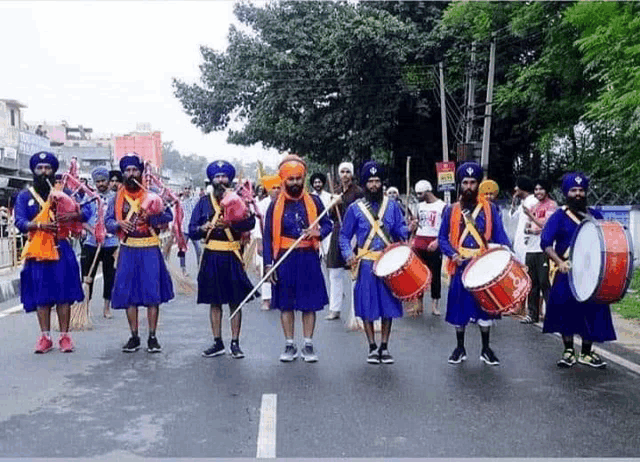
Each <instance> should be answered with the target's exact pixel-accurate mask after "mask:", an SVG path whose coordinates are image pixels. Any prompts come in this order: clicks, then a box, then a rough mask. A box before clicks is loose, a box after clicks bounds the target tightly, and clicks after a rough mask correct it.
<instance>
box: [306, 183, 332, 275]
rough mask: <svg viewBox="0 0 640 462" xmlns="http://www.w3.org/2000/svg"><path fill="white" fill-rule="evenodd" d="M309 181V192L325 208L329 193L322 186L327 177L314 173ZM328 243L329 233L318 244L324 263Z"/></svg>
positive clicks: (327, 205)
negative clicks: (318, 199)
mask: <svg viewBox="0 0 640 462" xmlns="http://www.w3.org/2000/svg"><path fill="white" fill-rule="evenodd" d="M309 181H310V183H311V194H315V195H316V196H318V197H319V198H320V201H321V202H322V205H324V208H325V209H326V208H327V207H329V204H331V194H329V193H328V192H327V191H325V190H324V186H325V185H326V184H327V177H326V176H324V175H323V174H322V173H314V174H313V175H311V178H310V180H309ZM329 244H331V234H329V236H327V237H326V238H325V239H323V240H322V243H321V245H320V251H321V252H322V255H321V257H322V259H323V260H324V262H325V265H326V256H327V253H328V252H329Z"/></svg>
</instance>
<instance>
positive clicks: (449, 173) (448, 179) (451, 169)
mask: <svg viewBox="0 0 640 462" xmlns="http://www.w3.org/2000/svg"><path fill="white" fill-rule="evenodd" d="M436 171H437V172H438V191H455V190H456V163H455V162H436Z"/></svg>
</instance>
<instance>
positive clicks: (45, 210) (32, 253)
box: [22, 189, 60, 261]
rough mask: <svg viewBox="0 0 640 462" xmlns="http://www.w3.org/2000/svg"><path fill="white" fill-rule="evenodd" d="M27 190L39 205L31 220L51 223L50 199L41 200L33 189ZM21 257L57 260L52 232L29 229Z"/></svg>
mask: <svg viewBox="0 0 640 462" xmlns="http://www.w3.org/2000/svg"><path fill="white" fill-rule="evenodd" d="M29 192H30V193H31V195H32V196H33V197H34V199H35V200H36V201H38V204H40V207H41V208H40V211H39V212H38V214H37V215H36V216H35V218H34V219H33V221H34V222H36V223H40V224H42V223H51V216H52V212H51V201H50V200H47V201H46V202H45V201H43V200H42V198H41V197H40V196H39V195H38V193H36V192H35V190H32V189H30V190H29ZM22 259H23V260H27V259H35V260H37V261H57V260H59V259H60V254H59V253H58V248H57V246H56V239H55V236H54V235H53V233H48V232H45V231H41V230H36V231H31V232H30V233H29V240H28V242H27V244H26V245H25V246H24V249H23V250H22Z"/></svg>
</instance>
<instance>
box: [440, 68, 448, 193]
mask: <svg viewBox="0 0 640 462" xmlns="http://www.w3.org/2000/svg"><path fill="white" fill-rule="evenodd" d="M438 67H439V68H440V120H441V122H442V161H443V162H449V143H448V140H447V104H446V103H447V101H446V99H445V94H444V66H443V64H442V62H440V63H439V64H438ZM444 201H445V202H446V203H447V204H450V203H451V192H450V191H445V192H444Z"/></svg>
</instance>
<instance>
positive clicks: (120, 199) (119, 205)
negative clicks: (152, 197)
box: [115, 186, 147, 221]
mask: <svg viewBox="0 0 640 462" xmlns="http://www.w3.org/2000/svg"><path fill="white" fill-rule="evenodd" d="M125 195H126V196H127V197H129V199H132V200H134V201H135V200H138V199H140V202H141V203H142V201H143V200H144V197H145V196H146V195H147V192H146V191H145V190H144V189H142V188H140V189H139V190H138V191H136V192H131V191H127V190H126V188H125V187H124V186H120V187H119V188H118V192H117V193H116V203H115V213H116V220H117V221H122V220H124V219H125V218H126V217H124V216H123V207H124V202H125V198H124V196H125Z"/></svg>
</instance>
